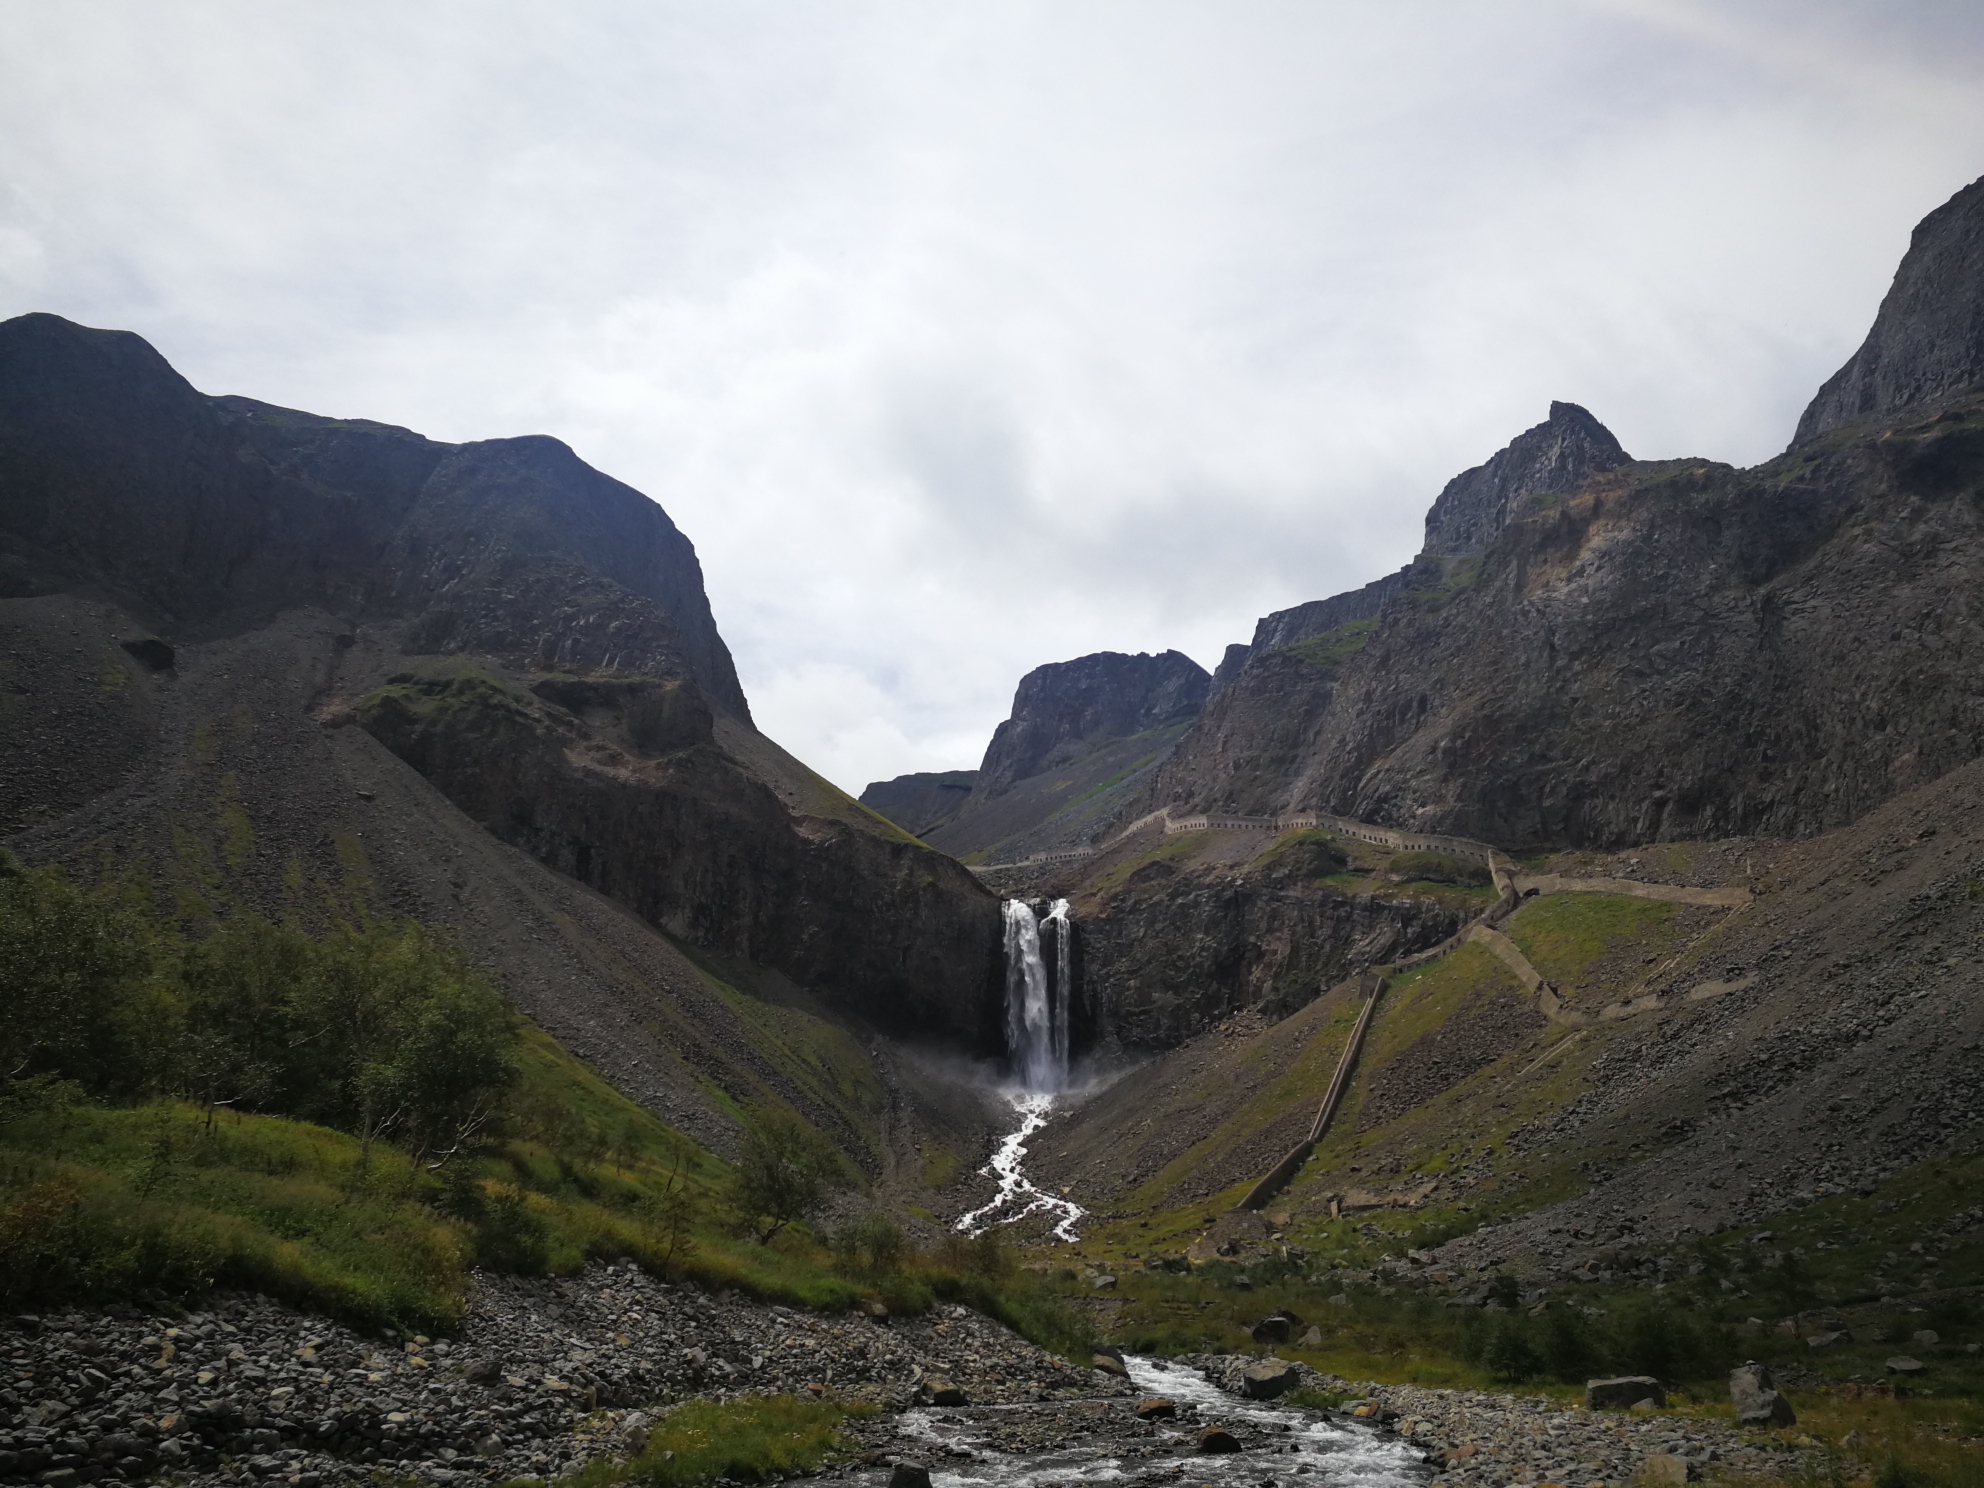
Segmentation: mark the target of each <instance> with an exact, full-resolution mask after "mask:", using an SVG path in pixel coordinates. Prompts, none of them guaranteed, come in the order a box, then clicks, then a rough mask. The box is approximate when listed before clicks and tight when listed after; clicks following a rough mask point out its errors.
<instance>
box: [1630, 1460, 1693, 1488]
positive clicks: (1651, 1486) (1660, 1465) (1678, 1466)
mask: <svg viewBox="0 0 1984 1488" xmlns="http://www.w3.org/2000/svg"><path fill="white" fill-rule="evenodd" d="M1640 1481H1641V1482H1642V1483H1644V1484H1645V1485H1646V1488H1686V1485H1687V1481H1688V1463H1687V1459H1686V1458H1684V1457H1677V1456H1675V1455H1674V1454H1673V1453H1672V1452H1652V1453H1649V1454H1648V1456H1647V1459H1646V1461H1645V1462H1643V1463H1641V1464H1640Z"/></svg>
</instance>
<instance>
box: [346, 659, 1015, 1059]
mask: <svg viewBox="0 0 1984 1488" xmlns="http://www.w3.org/2000/svg"><path fill="white" fill-rule="evenodd" d="M520 680H521V679H511V678H497V677H493V676H491V675H490V674H488V673H487V672H484V671H481V670H448V669H441V670H429V671H426V672H424V673H415V674H405V675H404V677H403V679H402V680H398V681H395V682H393V683H391V684H389V685H388V686H387V687H385V688H383V689H381V690H380V691H379V692H377V693H374V694H372V695H371V696H370V697H368V698H367V699H366V700H365V701H364V703H363V704H361V706H360V707H359V709H358V717H359V721H360V722H361V723H363V724H364V726H365V728H366V730H367V731H368V732H370V733H371V734H372V735H373V736H374V737H375V738H377V739H378V740H379V741H380V742H381V743H383V744H385V745H386V746H387V747H388V748H389V749H391V750H392V751H393V752H394V753H395V754H397V755H399V756H400V758H402V759H404V760H406V761H407V762H408V763H409V764H411V765H412V766H413V767H414V768H415V769H417V770H418V771H419V772H420V773H421V774H422V775H424V776H426V777H427V778H428V779H429V780H431V781H433V782H434V784H435V785H437V786H438V787H440V789H441V790H442V792H443V793H445V794H446V795H447V796H448V798H449V799H450V800H452V801H453V802H454V803H455V804H456V805H457V806H459V807H461V809H462V810H463V811H465V812H466V813H467V814H468V815H469V816H470V817H471V818H473V819H474V820H476V821H477V822H480V823H481V824H482V825H483V826H484V827H486V828H487V829H488V830H489V831H491V832H492V833H494V834H495V835H496V836H497V837H498V838H499V839H501V840H502V841H505V842H509V843H512V844H514V845H515V846H518V847H521V848H523V849H524V850H525V851H526V852H528V853H530V854H531V856H533V857H535V858H537V859H538V860H539V861H540V862H543V863H546V864H549V865H550V866H551V867H553V868H556V869H558V870H559V871H560V872H563V873H566V874H569V875H570V876H572V877H573V878H576V879H578V880H579V881H580V882H582V883H585V884H589V885H591V886H592V887H593V888H596V889H598V890H599V891H600V892H601V893H603V894H606V895H607V896H609V897H610V898H613V899H616V900H618V901H619V902H621V903H622V904H625V905H627V906H629V907H630V908H632V909H633V910H634V911H635V912H636V913H638V914H639V915H641V917H642V918H644V919H646V920H647V921H648V922H649V923H651V924H654V925H657V926H659V927H660V928H661V929H663V930H666V931H667V932H668V933H669V934H671V935H673V936H675V937H677V938H678V939H681V940H685V941H688V942H689V943H690V944H692V945H697V946H703V947H706V948H708V949H710V950H714V951H718V952H721V953H724V954H727V955H733V956H738V957H742V958H745V959H747V960H750V961H754V962H757V963H758V964H760V965H765V966H775V967H777V968H779V969H780V970H782V971H784V972H785V973H786V974H787V975H789V976H791V977H793V978H794V979H795V980H797V981H798V982H800V983H801V984H802V985H806V986H810V987H814V988H817V989H819V990H820V991H822V992H825V993H828V994H830V995H831V996H832V998H833V1001H834V1002H835V1004H836V1005H837V1006H840V1007H843V1008H846V1009H848V1010H850V1011H852V1012H855V1013H857V1014H858V1015H860V1016H861V1017H863V1018H866V1019H868V1020H869V1021H871V1022H873V1023H875V1024H876V1025H878V1026H880V1027H883V1028H886V1029H889V1030H891V1031H893V1032H897V1033H906V1034H919V1035H925V1036H938V1037H942V1038H945V1039H947V1040H949V1041H952V1042H954V1043H956V1044H962V1045H964V1046H965V1047H968V1048H972V1049H975V1050H978V1051H980V1052H984V1053H988V1054H995V1053H997V1052H999V1050H1000V1048H1001V1041H1000V1033H999V998H998V990H997V986H996V975H997V970H998V945H999V942H998V933H999V927H998V914H997V904H996V901H993V900H992V899H991V898H990V897H989V896H988V895H986V894H985V893H984V892H983V891H982V890H980V889H979V888H978V887H977V885H976V883H975V882H973V880H972V878H971V875H970V874H969V873H967V872H966V871H965V870H964V869H962V868H960V867H959V866H958V865H957V864H955V863H953V862H951V861H949V860H948V859H946V858H943V857H941V856H940V855H938V854H935V853H932V852H930V851H928V850H927V849H925V848H923V847H922V846H920V845H919V844H917V843H915V842H913V841H911V840H909V839H908V838H893V839H891V838H885V837H882V836H880V835H878V834H876V833H873V832H867V831H863V830H860V829H859V827H858V826H856V825H853V824H850V823H849V822H846V821H835V820H832V819H830V818H825V817H818V816H812V817H795V816H794V815H793V814H792V813H791V812H790V811H788V809H787V808H786V806H785V804H784V803H783V802H782V801H781V800H780V799H779V797H778V795H777V793H776V792H774V791H773V790H772V789H771V788H770V787H769V786H768V785H766V784H765V783H763V782H762V781H760V780H758V779H756V778H754V777H753V775H752V774H751V773H750V772H748V771H747V770H746V769H745V768H744V767H743V766H742V765H740V764H739V762H738V761H737V760H736V759H734V758H733V757H731V755H730V754H729V753H727V752H726V751H724V750H723V749H721V748H719V747H718V741H717V738H716V735H715V731H714V727H713V720H712V716H711V714H710V712H709V710H708V709H707V708H706V707H704V706H703V704H702V702H701V700H700V698H699V697H697V696H696V695H695V691H694V689H693V688H691V687H689V686H687V685H686V684H684V683H682V682H680V681H673V682H664V681H655V680H650V679H626V680H615V681H614V682H612V683H603V682H599V681H588V682H575V681H572V680H569V679H565V678H545V679H542V680H540V681H538V682H537V683H536V684H535V686H534V687H532V688H530V690H529V691H524V690H523V689H522V688H521V687H520V686H518V685H517V682H518V681H520ZM931 989H939V990H941V991H944V992H948V993H949V994H951V995H940V996H931V995H930V990H931Z"/></svg>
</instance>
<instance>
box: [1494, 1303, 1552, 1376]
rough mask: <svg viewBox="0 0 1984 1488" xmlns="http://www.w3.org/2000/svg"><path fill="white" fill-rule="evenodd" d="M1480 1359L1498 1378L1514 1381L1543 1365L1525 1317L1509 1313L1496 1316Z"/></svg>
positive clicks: (1531, 1373) (1530, 1374)
mask: <svg viewBox="0 0 1984 1488" xmlns="http://www.w3.org/2000/svg"><path fill="white" fill-rule="evenodd" d="M1481 1362H1482V1364H1484V1365H1485V1366H1486V1367H1487V1369H1488V1372H1489V1373H1490V1374H1492V1375H1494V1376H1495V1378H1496V1379H1499V1380H1507V1381H1510V1382H1511V1383H1515V1382H1520V1381H1522V1380H1526V1379H1528V1378H1530V1377H1531V1376H1532V1375H1534V1374H1536V1373H1537V1371H1539V1370H1540V1369H1541V1368H1542V1367H1543V1361H1542V1359H1540V1358H1539V1357H1538V1356H1537V1352H1536V1345H1535V1344H1533V1343H1531V1342H1530V1341H1529V1330H1528V1329H1527V1328H1525V1327H1524V1326H1523V1323H1522V1319H1521V1318H1519V1317H1513V1316H1510V1315H1509V1314H1506V1313H1504V1314H1503V1315H1501V1316H1500V1317H1497V1318H1496V1319H1495V1321H1494V1324H1493V1326H1492V1327H1491V1328H1490V1330H1489V1333H1488V1341H1487V1344H1486V1345H1485V1346H1484V1347H1483V1349H1482V1351H1481Z"/></svg>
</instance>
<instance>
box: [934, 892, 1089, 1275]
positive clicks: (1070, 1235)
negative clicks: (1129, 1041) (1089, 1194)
mask: <svg viewBox="0 0 1984 1488" xmlns="http://www.w3.org/2000/svg"><path fill="white" fill-rule="evenodd" d="M1005 920H1006V1049H1007V1052H1008V1053H1009V1054H1010V1056H1011V1058H1012V1061H1013V1075H1014V1078H1015V1079H1016V1080H1017V1081H1018V1082H1019V1088H1018V1089H1017V1090H1012V1091H1008V1092H1007V1096H1006V1098H1007V1099H1008V1100H1010V1101H1011V1102H1012V1105H1013V1111H1014V1113H1015V1114H1016V1115H1017V1116H1018V1117H1019V1125H1018V1126H1016V1127H1015V1128H1014V1129H1013V1130H1012V1131H1010V1132H1008V1133H1007V1134H1006V1136H1005V1138H1004V1139H1003V1140H1002V1141H1001V1142H1000V1143H999V1150H998V1151H996V1152H994V1153H993V1154H992V1161H990V1162H989V1163H987V1164H986V1165H985V1166H984V1167H983V1168H981V1169H979V1171H980V1172H981V1173H983V1174H984V1175H985V1176H986V1177H988V1178H990V1179H992V1181H993V1182H995V1183H997V1184H998V1185H999V1191H998V1193H997V1194H995V1195H994V1196H993V1198H992V1202H991V1203H989V1204H986V1205H984V1206H983V1207H982V1208H978V1209H974V1210H972V1211H971V1213H969V1214H967V1215H965V1216H964V1218H962V1219H960V1220H959V1221H958V1222H957V1228H958V1229H959V1230H962V1231H963V1232H964V1233H965V1234H967V1235H977V1234H981V1233H983V1232H984V1231H986V1230H989V1229H991V1228H992V1227H993V1226H994V1225H1003V1224H1011V1223H1012V1222H1013V1221H1014V1220H1017V1219H1024V1218H1025V1217H1026V1216H1027V1215H1029V1214H1041V1213H1045V1214H1049V1215H1052V1216H1053V1217H1054V1234H1055V1236H1056V1238H1058V1239H1061V1240H1075V1239H1078V1238H1079V1236H1078V1235H1077V1234H1076V1232H1075V1222H1076V1221H1077V1220H1079V1219H1080V1218H1081V1217H1082V1215H1083V1214H1084V1213H1085V1212H1086V1211H1085V1210H1083V1208H1082V1207H1081V1205H1079V1204H1077V1203H1075V1202H1074V1201H1073V1200H1071V1199H1068V1198H1066V1197H1064V1196H1063V1195H1060V1194H1052V1193H1049V1192H1048V1191H1047V1190H1046V1189H1044V1188H1042V1187H1040V1186H1039V1185H1038V1184H1037V1183H1035V1182H1034V1181H1033V1180H1032V1179H1031V1178H1029V1177H1027V1175H1026V1172H1025V1170H1024V1168H1023V1166H1022V1164H1023V1163H1024V1162H1025V1161H1026V1144H1027V1141H1028V1139H1029V1138H1031V1137H1032V1136H1033V1134H1034V1133H1035V1132H1037V1131H1039V1130H1040V1128H1041V1127H1042V1126H1044V1125H1046V1124H1047V1118H1048V1116H1049V1115H1050V1114H1052V1112H1053V1110H1054V1097H1055V1096H1056V1095H1057V1094H1058V1093H1060V1092H1062V1091H1064V1090H1066V1089H1067V1088H1068V1053H1069V1050H1068V1042H1069V1029H1070V1019H1069V1008H1070V1003H1071V1002H1072V1000H1073V992H1074V985H1073V983H1074V951H1073V929H1072V926H1071V923H1070V920H1069V915H1068V901H1067V900H1065V899H1056V900H1055V901H1054V902H1053V904H1052V905H1050V906H1049V907H1048V910H1047V918H1046V921H1045V923H1046V924H1047V925H1049V926H1051V927H1052V931H1051V933H1052V935H1053V938H1054V975H1053V976H1052V978H1050V977H1049V976H1048V973H1047V961H1046V958H1045V957H1044V956H1043V955H1042V954H1041V949H1040V927H1041V924H1042V921H1041V920H1040V919H1039V918H1038V917H1037V916H1036V915H1035V914H1034V912H1033V906H1032V905H1030V904H1028V903H1027V902H1026V901H1025V900H1024V899H1008V900H1007V901H1006V903H1005Z"/></svg>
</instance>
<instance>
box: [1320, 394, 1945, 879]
mask: <svg viewBox="0 0 1984 1488" xmlns="http://www.w3.org/2000/svg"><path fill="white" fill-rule="evenodd" d="M1980 564H1984V401H1973V402H1972V403H1970V404H1968V405H1966V406H1963V407H1960V408H1957V409H1952V410H1950V411H1948V412H1947V413H1945V414H1944V415H1941V416H1939V417H1938V418H1936V419H1933V420H1929V421H1924V422H1921V423H1918V424H1914V425H1903V426H1901V427H1898V428H1896V429H1893V430H1891V431H1889V430H1881V431H1873V432H1870V433H1869V434H1868V436H1867V437H1866V438H1864V439H1861V440H1856V441H1852V442H1849V443H1846V444H1843V445H1836V446H1831V447H1826V446H1820V447H1815V448H1814V450H1813V452H1811V453H1809V454H1804V455H1800V456H1792V457H1784V458H1781V459H1779V460H1777V461H1774V462H1772V463H1771V464H1769V465H1766V466H1763V467H1760V468H1759V469H1757V470H1754V471H1748V472H1739V471H1735V470H1732V469H1730V468H1729V467H1727V466H1719V465H1713V464H1709V463H1706V462H1702V463H1696V462H1688V461H1678V462H1668V463H1665V464H1662V465H1643V466H1638V467H1634V468H1632V469H1631V470H1626V471H1618V472H1614V473H1613V474H1612V475H1611V476H1609V477H1604V478H1601V479H1599V480H1598V481H1595V482H1593V483H1592V484H1591V485H1590V486H1588V487H1587V489H1586V490H1585V492H1584V493H1583V494H1582V495H1581V496H1579V497H1578V498H1577V499H1575V500H1573V501H1571V502H1567V503H1565V504H1563V505H1561V506H1558V507H1556V508H1555V509H1554V510H1552V511H1550V512H1549V513H1547V514H1545V513H1538V514H1535V515H1532V516H1530V517H1528V518H1526V519H1524V520H1522V521H1520V522H1518V523H1516V524H1514V525H1512V526H1511V527H1510V528H1509V529H1507V531H1506V532H1505V533H1504V535H1503V538H1502V540H1501V541H1499V542H1498V543H1497V544H1496V546H1495V547H1494V548H1493V549H1491V550H1490V551H1489V553H1488V554H1486V555H1485V556H1484V558H1483V559H1482V560H1481V563H1480V566H1479V568H1478V569H1477V570H1475V571H1474V572H1473V573H1471V574H1470V575H1469V576H1468V581H1467V582H1466V583H1465V584H1463V585H1460V586H1457V587H1455V586H1449V587H1447V588H1444V589H1437V590H1429V591H1423V592H1419V593H1414V594H1407V595H1402V596H1400V597H1399V599H1398V600H1397V601H1395V602H1394V605H1392V606H1390V607H1388V608H1387V610H1386V612H1385V615H1384V617H1383V619H1382V621H1381V623H1380V625H1379V627H1378V629H1377V631H1376V633H1375V634H1374V635H1373V636H1372V637H1371V638H1370V640H1369V642H1368V644H1367V645H1365V646H1364V647H1363V649H1362V650H1360V651H1359V652H1357V653H1356V654H1355V655H1353V656H1351V657H1350V658H1349V659H1348V660H1347V661H1346V662H1345V663H1344V665H1343V667H1342V669H1341V671H1340V673H1339V675H1338V676H1337V677H1336V678H1335V679H1334V681H1333V684H1332V689H1333V690H1332V696H1331V698H1330V700H1329V703H1328V705H1327V706H1328V709H1329V715H1330V716H1329V717H1328V719H1327V720H1326V721H1325V722H1324V724H1323V725H1322V727H1321V728H1320V729H1319V730H1318V731H1317V735H1316V740H1315V743H1314V744H1313V745H1312V746H1311V747H1310V748H1308V749H1307V750H1306V751H1304V752H1303V753H1302V754H1301V755H1300V756H1299V757H1291V758H1289V759H1288V760H1287V761H1286V766H1287V768H1288V769H1289V771H1290V774H1289V777H1288V779H1289V784H1288V786H1287V795H1288V798H1289V800H1290V802H1291V804H1294V805H1297V806H1303V805H1315V806H1322V807H1326V808H1328V809H1333V810H1337V811H1342V812H1345V813H1347V814H1351V815H1358V816H1363V817H1366V818H1369V819H1373V820H1384V821H1392V822H1400V823H1413V824H1422V823H1423V824H1426V825H1432V826H1439V827H1442V828H1446V829H1450V830H1456V831H1460V832H1464V833H1467V834H1469V835H1474V836H1479V837H1484V838H1487V839H1489V840H1494V841H1502V842H1508V843H1529V842H1567V843H1577V844H1591V845H1608V844H1618V843H1627V842H1643V841H1650V840H1655V839H1660V838H1683V837H1717V836H1727V835H1735V834H1739V833H1750V832H1758V833H1769V834H1773V835H1784V836H1795V835H1803V834H1805V833H1809V832H1812V831H1816V830H1821V829H1824V828H1826V827H1830V826H1837V825H1840V824H1843V823H1846V822H1849V821H1852V820H1853V819H1855V818H1856V817H1857V816H1859V815H1861V814H1862V813H1864V812H1865V811H1867V810H1868V809H1870V808H1871V807H1873V806H1875V805H1878V804H1879V803H1880V802H1882V801H1884V800H1886V799H1888V798H1889V797H1890V796H1892V795H1894V794H1895V793H1896V792H1898V791H1901V790H1905V789H1907V788H1909V787H1911V786H1914V785H1917V784H1921V783H1923V782H1925V781H1928V780H1931V779H1933V778H1935V777H1936V776H1938V775H1940V774H1942V773H1943V772H1944V771H1946V770H1949V769H1952V768H1954V767H1955V766H1957V765H1960V764H1962V763H1964V762H1966V761H1967V760H1969V759H1971V758H1974V757H1975V756H1976V755H1977V753H1978V745H1979V740H1980V738H1984V687H1980V684H1979V683H1978V680H1977V678H1976V676H1975V668H1974V667H1972V666H1970V665H1969V662H1968V660H1967V658H1969V657H1971V656H1974V655H1975V654H1977V651H1978V648H1979V647H1980V646H1984V611H1980V609H1979V607H1978V605H1977V602H1976V598H1975V592H1974V591H1975V585H1974V583H1973V581H1972V578H1971V575H1973V574H1974V573H1975V572H1977V571H1978V568H1979V565H1980Z"/></svg>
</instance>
